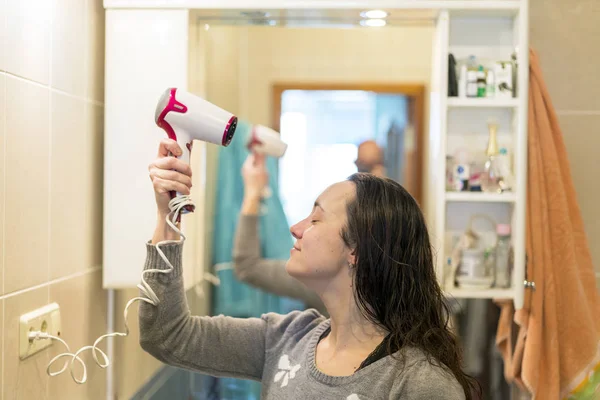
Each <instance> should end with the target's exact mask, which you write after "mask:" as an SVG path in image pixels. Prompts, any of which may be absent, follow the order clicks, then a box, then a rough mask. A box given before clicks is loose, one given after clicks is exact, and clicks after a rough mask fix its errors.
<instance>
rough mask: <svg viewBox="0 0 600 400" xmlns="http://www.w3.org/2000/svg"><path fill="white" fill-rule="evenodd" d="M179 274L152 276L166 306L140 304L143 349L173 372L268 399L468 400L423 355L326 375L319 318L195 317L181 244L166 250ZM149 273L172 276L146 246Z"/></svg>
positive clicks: (411, 353)
mask: <svg viewBox="0 0 600 400" xmlns="http://www.w3.org/2000/svg"><path fill="white" fill-rule="evenodd" d="M161 248H162V250H163V251H164V252H165V255H166V256H167V258H168V259H169V260H170V261H171V263H172V264H173V266H174V270H173V271H172V272H171V273H169V274H159V273H150V274H147V275H146V280H147V282H148V284H149V285H150V286H151V287H152V289H153V290H154V292H155V293H156V295H157V296H158V299H159V300H160V303H159V304H158V306H153V305H151V304H147V303H145V302H140V306H139V323H140V344H141V346H142V348H143V349H144V350H146V351H147V352H148V353H150V354H152V355H153V356H154V357H156V358H157V359H159V360H161V361H163V362H164V363H167V364H169V365H173V366H177V367H181V368H186V369H190V370H193V371H197V372H201V373H204V374H209V375H214V376H221V377H236V378H243V379H252V380H256V381H261V382H262V394H261V398H262V399H269V400H274V399H281V400H283V399H285V400H292V399H311V400H313V399H342V400H343V399H349V400H367V399H372V400H374V399H403V400H417V399H418V400H433V399H448V400H460V399H464V394H463V390H462V388H461V386H460V385H459V384H458V382H457V381H456V379H455V378H454V377H453V376H452V375H451V374H450V373H449V372H447V371H446V370H444V369H442V368H440V367H436V366H433V365H431V364H430V363H429V362H428V361H427V360H426V357H425V355H424V354H423V353H422V352H421V351H419V350H417V349H406V353H405V354H406V357H405V358H404V362H403V363H402V364H400V362H399V361H398V359H396V358H393V357H391V356H387V357H384V358H382V359H380V360H378V361H376V362H374V363H372V364H370V365H368V366H366V367H364V368H362V369H360V370H358V371H357V372H356V373H354V374H353V375H351V376H345V377H333V376H328V375H325V374H324V373H322V372H320V371H319V370H318V368H317V366H316V362H315V353H316V347H317V343H318V342H319V338H320V337H321V335H322V334H323V332H324V331H325V330H327V328H328V327H329V326H330V320H328V319H325V317H323V316H322V315H321V314H319V313H318V312H317V311H315V310H307V311H302V312H300V311H295V312H292V313H290V314H287V315H279V314H273V313H269V314H265V315H263V316H262V317H261V318H247V319H240V318H231V317H225V316H217V317H206V316H203V317H199V316H191V315H190V311H189V308H188V305H187V300H186V297H185V293H184V286H183V277H182V268H181V253H182V248H183V246H182V245H181V244H171V245H166V246H163V247H161ZM147 251H148V255H147V259H146V265H145V269H168V267H167V265H166V264H165V263H164V261H163V260H162V259H161V258H160V256H159V255H158V253H157V251H156V247H155V246H152V245H147Z"/></svg>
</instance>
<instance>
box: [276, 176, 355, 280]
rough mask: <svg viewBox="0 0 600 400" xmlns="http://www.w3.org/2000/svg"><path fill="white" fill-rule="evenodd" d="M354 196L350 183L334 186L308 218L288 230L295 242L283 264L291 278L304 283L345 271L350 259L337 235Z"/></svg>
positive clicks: (324, 278)
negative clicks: (285, 262)
mask: <svg viewBox="0 0 600 400" xmlns="http://www.w3.org/2000/svg"><path fill="white" fill-rule="evenodd" d="M355 195H356V189H355V186H354V183H352V182H349V181H344V182H339V183H336V184H334V185H332V186H330V187H328V188H327V189H326V190H325V191H324V192H323V193H321V195H320V196H319V198H318V199H317V201H316V202H315V205H314V207H313V210H312V212H311V213H310V215H309V216H308V217H306V218H305V219H303V220H302V221H300V222H298V223H297V224H295V225H294V226H292V228H291V229H290V231H291V232H292V235H293V236H294V238H296V242H295V243H294V248H293V249H292V250H291V255H290V259H289V260H288V262H287V264H286V269H287V272H288V273H289V274H290V275H291V276H293V277H295V278H297V279H299V280H300V281H302V282H304V283H308V282H309V281H312V280H314V279H317V280H319V281H322V280H326V279H331V278H333V277H335V276H336V275H338V274H339V273H340V272H341V271H347V269H348V264H349V263H353V262H354V261H353V260H354V257H353V256H352V249H349V248H348V247H347V246H346V245H345V243H344V241H343V240H342V237H341V232H342V229H343V228H344V227H345V226H346V222H347V216H346V206H347V204H348V202H350V201H352V200H353V199H354V197H355Z"/></svg>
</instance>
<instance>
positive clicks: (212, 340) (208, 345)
mask: <svg viewBox="0 0 600 400" xmlns="http://www.w3.org/2000/svg"><path fill="white" fill-rule="evenodd" d="M159 229H160V227H157V231H158V230H159ZM155 238H158V239H159V240H160V239H162V235H160V234H155ZM182 248H183V245H182V244H168V245H161V250H162V251H163V252H164V253H165V255H166V256H167V258H168V259H169V261H170V262H171V263H172V264H173V267H174V269H173V271H171V272H169V273H166V274H162V273H159V272H150V273H145V274H144V279H145V280H146V282H147V283H148V284H149V285H150V287H151V288H152V290H153V291H154V292H155V294H156V295H157V297H158V299H159V303H158V305H156V306H155V305H152V304H148V303H146V302H143V301H142V302H140V308H139V324H140V345H141V346H142V348H143V349H144V350H145V351H147V352H148V353H150V354H151V355H153V356H154V357H156V358H157V359H159V360H160V361H162V362H164V363H166V364H169V365H173V366H177V367H182V368H187V369H190V370H194V371H198V372H202V373H205V374H209V375H214V376H228V377H237V378H244V379H254V380H260V379H261V377H262V372H263V365H264V360H265V337H266V332H267V321H266V320H265V319H261V318H248V319H238V318H230V317H223V316H219V317H195V316H191V315H190V311H189V308H188V304H187V300H186V297H185V292H184V286H183V277H182V268H181V254H182ZM147 252H148V254H147V258H146V265H145V268H144V269H145V270H148V269H158V270H165V269H168V265H167V264H166V263H165V262H164V261H163V260H162V258H161V257H160V255H159V254H158V252H157V250H156V246H154V245H152V244H148V245H147Z"/></svg>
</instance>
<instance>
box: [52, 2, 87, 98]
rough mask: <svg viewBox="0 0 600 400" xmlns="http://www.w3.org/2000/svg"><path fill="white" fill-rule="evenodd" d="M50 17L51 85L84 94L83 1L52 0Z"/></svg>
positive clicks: (70, 92)
mask: <svg viewBox="0 0 600 400" xmlns="http://www.w3.org/2000/svg"><path fill="white" fill-rule="evenodd" d="M53 5H54V7H53V21H52V55H51V57H52V87H54V88H57V89H60V90H63V91H65V92H67V93H69V94H73V95H76V96H80V97H83V96H84V94H85V67H84V65H85V51H84V49H85V47H84V46H85V33H86V30H85V29H86V28H85V24H86V23H87V19H86V15H85V1H82V0H54V1H53Z"/></svg>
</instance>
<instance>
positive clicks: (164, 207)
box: [148, 139, 192, 219]
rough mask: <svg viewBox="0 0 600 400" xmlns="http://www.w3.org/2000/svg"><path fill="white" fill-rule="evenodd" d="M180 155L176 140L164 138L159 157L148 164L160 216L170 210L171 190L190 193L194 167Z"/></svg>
mask: <svg viewBox="0 0 600 400" xmlns="http://www.w3.org/2000/svg"><path fill="white" fill-rule="evenodd" d="M180 155H181V148H180V147H179V145H178V144H177V142H176V141H174V140H172V139H163V140H162V141H161V142H160V145H159V147H158V157H157V158H156V160H154V161H153V162H152V164H150V165H149V166H148V171H149V172H150V180H151V181H152V185H153V186H154V195H155V197H156V206H157V208H158V216H159V218H163V219H164V217H165V216H167V215H168V214H169V212H170V210H169V202H170V201H171V196H170V195H169V192H171V191H175V192H179V193H182V194H190V189H191V187H192V169H191V168H190V166H189V165H188V164H186V163H185V162H183V161H181V160H179V159H177V158H176V157H178V156H180Z"/></svg>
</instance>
